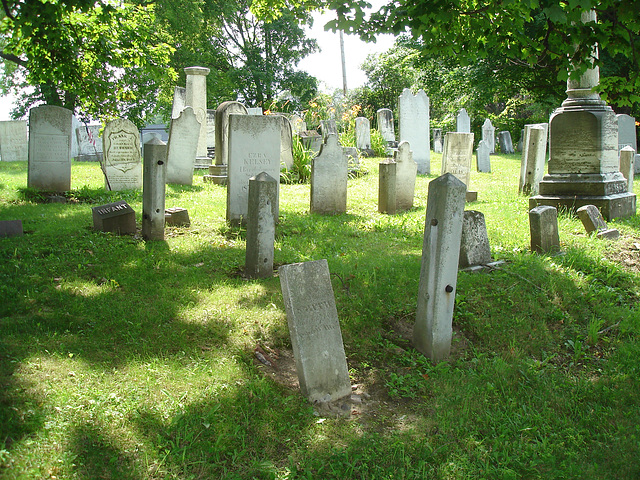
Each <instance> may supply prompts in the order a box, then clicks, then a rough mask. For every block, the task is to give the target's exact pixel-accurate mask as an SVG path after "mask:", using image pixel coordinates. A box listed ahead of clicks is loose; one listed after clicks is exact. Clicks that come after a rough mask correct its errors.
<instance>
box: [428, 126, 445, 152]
mask: <svg viewBox="0 0 640 480" xmlns="http://www.w3.org/2000/svg"><path fill="white" fill-rule="evenodd" d="M431 132H432V134H433V151H434V152H435V153H442V148H443V147H444V137H443V136H442V129H441V128H432V129H431Z"/></svg>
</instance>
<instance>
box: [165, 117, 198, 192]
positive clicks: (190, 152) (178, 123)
mask: <svg viewBox="0 0 640 480" xmlns="http://www.w3.org/2000/svg"><path fill="white" fill-rule="evenodd" d="M199 137H200V122H199V121H198V118H197V117H196V114H195V112H194V111H193V108H191V107H185V108H184V109H183V110H182V112H180V115H179V116H178V118H172V119H171V127H170V128H169V144H168V145H167V151H168V154H167V165H166V171H167V173H166V181H167V183H177V184H179V185H193V168H194V165H195V163H196V156H197V153H198V142H199Z"/></svg>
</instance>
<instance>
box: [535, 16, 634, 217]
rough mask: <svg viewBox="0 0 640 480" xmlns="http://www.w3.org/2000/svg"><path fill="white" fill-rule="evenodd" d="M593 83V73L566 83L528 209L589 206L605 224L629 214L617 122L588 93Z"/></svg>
mask: <svg viewBox="0 0 640 480" xmlns="http://www.w3.org/2000/svg"><path fill="white" fill-rule="evenodd" d="M582 20H583V22H585V23H588V22H595V21H596V16H595V12H593V11H588V12H583V14H582ZM594 55H597V49H596V48H594ZM598 83H599V70H598V68H597V67H595V68H590V69H588V70H586V71H585V73H584V74H583V75H582V76H581V77H580V78H572V77H569V80H568V81H567V99H566V100H565V101H564V102H563V103H562V106H561V107H560V108H558V109H557V110H556V111H555V112H554V113H553V114H552V115H551V120H550V122H549V130H550V131H549V144H550V146H549V167H548V174H547V175H546V176H545V177H544V178H543V179H542V181H541V182H540V190H539V191H540V194H539V195H536V196H534V197H531V198H530V199H529V206H530V208H534V207H536V206H537V205H550V206H554V207H556V208H560V207H562V208H566V209H570V210H574V209H576V208H579V207H581V206H583V205H589V204H591V205H595V206H597V207H598V208H599V209H600V211H601V212H602V215H603V216H604V217H605V218H606V219H607V220H611V219H612V218H616V217H627V216H630V215H634V214H635V212H636V196H635V194H633V193H629V192H628V191H627V183H626V181H625V179H624V177H623V175H622V174H621V173H620V171H619V163H618V119H617V118H616V114H615V113H614V112H613V110H612V109H611V107H609V106H608V105H606V104H605V103H604V102H603V101H602V100H601V99H600V95H599V94H598V93H597V92H595V91H594V87H596V86H597V85H598Z"/></svg>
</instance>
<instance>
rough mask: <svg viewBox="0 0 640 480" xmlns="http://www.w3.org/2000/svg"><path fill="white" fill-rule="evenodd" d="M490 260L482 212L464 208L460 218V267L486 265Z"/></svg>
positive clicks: (489, 248) (489, 249)
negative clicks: (461, 218)
mask: <svg viewBox="0 0 640 480" xmlns="http://www.w3.org/2000/svg"><path fill="white" fill-rule="evenodd" d="M490 262H491V247H490V246H489V236H488V235H487V224H486V222H485V220H484V214H483V213H482V212H477V211H475V210H465V212H464V216H463V220H462V237H461V240H460V260H459V262H458V265H459V267H460V268H467V267H471V266H474V265H486V264H487V263H490Z"/></svg>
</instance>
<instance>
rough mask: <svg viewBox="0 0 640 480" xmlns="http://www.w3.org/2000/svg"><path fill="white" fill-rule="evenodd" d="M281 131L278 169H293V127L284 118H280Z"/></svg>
mask: <svg viewBox="0 0 640 480" xmlns="http://www.w3.org/2000/svg"><path fill="white" fill-rule="evenodd" d="M280 119H281V120H280V121H281V122H282V130H281V131H280V135H281V137H280V167H285V168H288V169H291V168H293V127H292V126H291V122H290V121H289V119H288V118H287V117H285V116H280Z"/></svg>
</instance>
